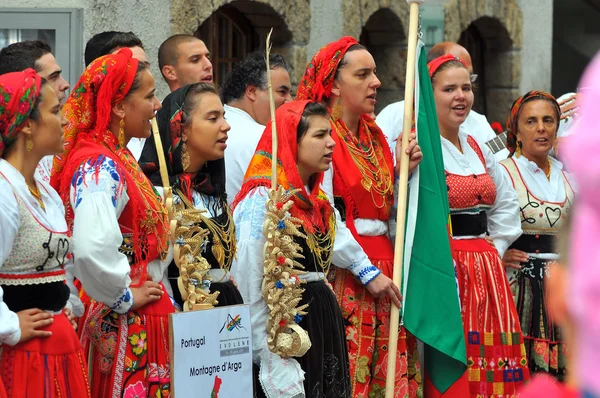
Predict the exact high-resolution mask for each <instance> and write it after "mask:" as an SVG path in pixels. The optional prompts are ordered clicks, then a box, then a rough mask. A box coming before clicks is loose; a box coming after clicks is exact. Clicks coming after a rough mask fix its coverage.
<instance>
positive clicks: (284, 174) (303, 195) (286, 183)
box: [232, 101, 333, 233]
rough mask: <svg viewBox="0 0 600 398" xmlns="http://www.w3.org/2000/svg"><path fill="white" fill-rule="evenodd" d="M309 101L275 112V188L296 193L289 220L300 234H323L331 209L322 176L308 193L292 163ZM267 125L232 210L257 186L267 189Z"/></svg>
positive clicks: (269, 155) (269, 158) (269, 145)
mask: <svg viewBox="0 0 600 398" xmlns="http://www.w3.org/2000/svg"><path fill="white" fill-rule="evenodd" d="M309 102H311V101H294V102H290V103H287V104H283V105H282V106H280V107H279V108H278V109H277V113H276V114H275V120H276V121H277V139H278V151H277V161H278V167H277V184H278V186H281V187H283V188H284V189H286V190H294V189H299V190H300V191H299V192H297V193H296V194H295V195H294V196H293V200H294V206H293V207H292V209H291V211H290V212H291V214H292V216H293V217H297V218H299V219H301V220H302V224H303V227H304V230H305V231H307V232H308V233H313V232H315V230H317V231H318V232H321V233H324V232H326V231H327V229H328V228H329V227H330V224H329V222H330V221H331V217H332V214H333V208H332V207H331V204H330V202H329V200H328V199H327V197H326V196H325V194H324V193H323V191H322V190H321V183H322V182H323V173H318V174H317V175H316V178H314V179H313V180H312V181H311V186H310V192H308V191H307V190H306V188H305V187H304V183H303V182H302V178H301V177H300V172H299V171H298V165H297V163H296V159H297V157H298V144H297V142H298V140H297V135H298V124H299V123H300V119H301V118H302V113H303V112H304V108H306V105H307V104H308V103H309ZM272 134H273V133H272V130H271V123H269V125H268V126H267V127H266V128H265V131H264V132H263V135H262V137H261V139H260V141H259V142H258V145H257V147H256V152H255V153H254V156H253V157H252V160H251V161H250V165H249V166H248V170H247V171H246V175H245V177H244V183H243V184H242V188H241V190H240V192H239V193H238V194H237V196H236V197H235V200H234V202H233V205H232V207H233V208H235V206H237V204H238V203H239V202H241V201H242V199H244V198H245V197H246V196H247V195H248V193H249V192H250V191H251V190H252V189H254V188H256V187H260V186H265V187H271V175H272V173H271V166H272V153H271V148H272V145H273V136H272Z"/></svg>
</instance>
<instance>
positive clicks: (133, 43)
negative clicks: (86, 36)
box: [84, 31, 144, 66]
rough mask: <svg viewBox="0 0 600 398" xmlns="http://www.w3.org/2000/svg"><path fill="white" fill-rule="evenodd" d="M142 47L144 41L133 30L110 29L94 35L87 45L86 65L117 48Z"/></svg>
mask: <svg viewBox="0 0 600 398" xmlns="http://www.w3.org/2000/svg"><path fill="white" fill-rule="evenodd" d="M122 47H141V48H144V45H143V44H142V41H141V40H140V39H139V37H137V36H136V35H135V34H134V33H133V32H116V31H108V32H101V33H98V34H96V35H94V36H93V37H92V38H91V39H90V40H88V42H87V44H86V45H85V55H84V58H85V65H86V66H88V65H89V64H91V63H92V61H94V60H95V59H96V58H99V57H101V56H103V55H107V54H110V53H112V52H113V51H114V50H115V49H117V48H122Z"/></svg>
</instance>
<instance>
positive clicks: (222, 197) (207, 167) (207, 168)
mask: <svg viewBox="0 0 600 398" xmlns="http://www.w3.org/2000/svg"><path fill="white" fill-rule="evenodd" d="M207 93H209V94H214V95H216V96H218V95H219V92H218V91H217V89H216V88H215V86H214V85H212V84H210V83H203V82H200V83H194V84H192V85H190V86H189V88H188V90H187V93H186V94H185V99H184V100H183V104H182V115H181V125H182V127H187V126H189V125H190V124H191V123H192V120H193V119H194V114H195V113H196V112H197V111H198V105H199V104H200V97H201V96H202V94H207ZM203 176H209V177H208V178H210V183H211V185H212V187H213V189H214V193H213V194H212V196H214V197H215V198H217V199H218V201H216V202H213V204H212V205H213V206H214V207H213V211H214V212H215V214H216V213H217V210H218V209H219V208H224V207H225V206H227V194H226V192H225V159H224V158H221V159H217V160H211V161H208V162H206V163H204V166H203V167H202V169H201V170H200V172H199V173H198V175H197V176H196V178H198V179H200V180H202V179H203V178H205V177H203ZM210 204H211V202H210V201H208V202H206V203H205V205H206V206H209V205H210Z"/></svg>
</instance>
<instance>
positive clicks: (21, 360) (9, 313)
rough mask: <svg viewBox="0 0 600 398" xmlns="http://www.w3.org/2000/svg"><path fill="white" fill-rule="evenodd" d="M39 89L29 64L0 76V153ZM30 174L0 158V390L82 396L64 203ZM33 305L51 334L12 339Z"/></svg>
mask: <svg viewBox="0 0 600 398" xmlns="http://www.w3.org/2000/svg"><path fill="white" fill-rule="evenodd" d="M40 89H41V78H40V76H39V75H37V74H36V73H35V71H34V70H33V69H27V70H25V71H24V72H15V73H7V74H5V75H2V76H0V156H1V155H2V153H3V151H4V150H5V149H6V148H7V147H9V146H10V145H12V143H13V142H14V141H15V139H16V138H17V135H18V134H19V133H20V132H21V129H22V127H23V126H24V124H25V122H26V121H27V120H28V119H29V118H30V116H31V113H32V112H33V111H34V108H35V104H36V101H37V99H38V98H39V96H40ZM34 178H35V184H36V186H37V192H36V191H34V190H32V189H30V188H29V186H28V185H27V182H26V181H25V178H24V177H23V175H22V174H21V173H20V172H19V171H18V170H17V169H15V168H14V167H13V166H12V165H11V164H10V163H9V162H8V161H6V160H4V159H2V158H0V225H2V228H1V229H0V343H1V346H0V348H1V350H0V378H1V381H0V397H2V396H7V395H3V394H8V397H11V398H12V397H15V398H16V397H51V398H58V397H70V398H77V397H89V396H90V389H89V385H88V379H87V365H86V355H85V354H84V352H83V348H82V347H81V343H80V342H79V339H78V337H77V333H76V332H75V330H74V329H73V326H72V325H71V323H70V322H69V320H68V319H67V317H66V315H65V314H64V312H63V310H64V308H65V307H67V306H68V305H67V304H68V300H69V297H70V289H69V286H68V285H67V284H66V279H65V277H66V273H65V268H66V267H69V266H72V259H71V252H72V245H71V238H70V233H69V231H68V228H67V223H66V222H65V213H64V206H63V204H62V202H61V200H60V197H59V196H58V194H57V193H56V191H55V190H54V189H52V188H51V187H50V186H49V185H48V184H47V183H46V182H45V181H43V180H42V179H41V178H39V176H34ZM36 194H38V195H36ZM34 308H38V309H41V310H43V311H47V312H50V313H52V314H53V318H54V321H53V323H52V324H51V325H49V326H47V327H45V328H44V329H43V330H46V331H50V332H52V335H51V336H49V337H35V338H32V339H30V340H28V341H25V342H22V343H19V340H20V339H21V329H20V327H19V319H18V315H17V312H20V311H24V310H28V309H34ZM2 381H3V382H4V386H5V387H6V391H5V392H4V391H3V388H2V387H1V384H2Z"/></svg>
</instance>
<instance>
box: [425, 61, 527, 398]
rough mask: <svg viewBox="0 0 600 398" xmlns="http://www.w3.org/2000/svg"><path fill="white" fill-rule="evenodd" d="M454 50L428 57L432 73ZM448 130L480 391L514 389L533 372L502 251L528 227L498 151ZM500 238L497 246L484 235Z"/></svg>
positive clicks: (506, 393) (472, 364)
mask: <svg viewBox="0 0 600 398" xmlns="http://www.w3.org/2000/svg"><path fill="white" fill-rule="evenodd" d="M454 60H458V59H457V58H455V57H454V56H452V55H444V56H442V57H439V58H436V59H434V60H433V61H431V62H430V63H429V64H428V68H429V74H430V76H433V75H434V73H435V72H436V70H437V69H438V68H439V67H440V66H441V65H443V64H444V63H446V62H449V61H454ZM441 138H442V153H443V157H444V169H445V171H446V183H447V185H448V202H449V205H450V217H451V226H452V231H451V232H452V239H451V242H450V245H451V248H452V255H453V258H454V260H455V262H456V271H457V278H458V288H459V295H460V303H461V314H462V318H463V326H464V332H465V342H466V343H467V366H468V376H469V384H470V391H471V396H472V397H497V396H502V397H513V396H516V391H517V388H518V387H519V386H520V385H521V384H522V383H523V382H524V381H526V380H528V379H529V369H528V368H527V358H526V355H525V347H524V345H523V336H522V333H521V327H520V326H519V319H518V315H517V311H516V308H515V304H514V302H513V300H512V295H511V292H510V287H509V285H508V280H507V278H506V274H505V272H504V266H503V264H502V260H501V256H502V255H503V254H504V252H505V251H506V248H507V247H508V246H509V245H510V244H511V243H512V242H513V241H514V240H515V239H516V238H518V237H519V235H520V234H521V226H520V222H519V218H518V211H519V207H518V201H517V197H516V195H515V191H514V189H513V188H512V186H511V185H510V181H509V180H508V178H507V177H506V176H505V175H504V174H503V173H502V170H500V169H501V166H499V165H498V163H497V162H496V160H495V159H494V156H493V155H492V153H491V151H490V150H489V149H488V148H487V147H486V146H485V145H480V144H478V143H477V142H476V141H475V139H474V138H473V137H472V136H470V135H468V134H466V133H465V132H464V131H459V133H458V139H459V141H460V147H461V148H462V151H461V150H459V149H458V148H457V147H456V146H455V145H454V144H453V143H451V142H450V141H449V140H447V139H446V138H444V137H441ZM486 234H489V236H490V237H491V238H492V239H493V242H494V246H492V245H490V244H489V243H488V242H487V241H486V240H485V239H484V237H485V236H486Z"/></svg>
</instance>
